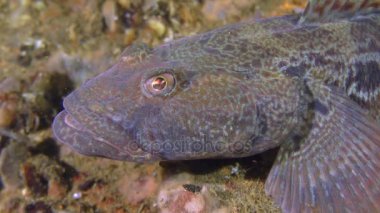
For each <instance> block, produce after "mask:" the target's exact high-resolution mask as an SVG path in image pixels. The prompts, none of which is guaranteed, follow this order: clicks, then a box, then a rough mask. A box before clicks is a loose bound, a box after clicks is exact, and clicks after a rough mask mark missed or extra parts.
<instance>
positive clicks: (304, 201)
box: [265, 82, 380, 212]
mask: <svg viewBox="0 0 380 213" xmlns="http://www.w3.org/2000/svg"><path fill="white" fill-rule="evenodd" d="M308 87H309V88H310V91H311V93H312V95H313V98H314V103H317V104H314V105H313V107H314V108H313V111H314V116H313V119H312V122H311V128H310V132H308V134H307V136H306V137H304V138H302V139H299V138H298V139H297V140H295V139H290V140H288V141H287V142H285V143H284V144H283V145H282V147H281V148H280V151H279V154H278V157H277V160H276V162H275V163H274V166H273V168H272V170H271V172H270V174H269V176H268V179H267V181H266V186H265V188H266V193H267V194H269V195H271V196H272V197H273V198H274V200H275V202H276V203H277V204H278V205H280V206H281V208H282V210H283V211H284V212H379V211H380V127H379V126H378V124H377V123H376V122H375V121H373V120H371V119H370V118H368V116H367V113H366V112H365V111H364V110H363V109H361V108H360V107H359V106H358V105H357V104H356V103H355V102H353V101H352V100H350V99H349V98H348V97H347V96H346V95H345V94H344V93H343V92H341V91H339V89H337V88H331V87H327V86H324V85H321V84H318V83H313V82H312V83H308Z"/></svg>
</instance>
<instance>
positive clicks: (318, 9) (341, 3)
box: [299, 0, 380, 24]
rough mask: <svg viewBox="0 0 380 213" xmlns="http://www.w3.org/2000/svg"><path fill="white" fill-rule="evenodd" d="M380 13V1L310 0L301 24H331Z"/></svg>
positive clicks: (300, 21)
mask: <svg viewBox="0 0 380 213" xmlns="http://www.w3.org/2000/svg"><path fill="white" fill-rule="evenodd" d="M376 11H380V0H309V3H308V5H307V7H306V9H305V11H304V12H303V14H302V16H301V18H300V20H299V23H300V24H304V23H315V22H329V21H332V20H337V19H342V18H350V17H353V16H356V15H365V14H369V13H373V12H376Z"/></svg>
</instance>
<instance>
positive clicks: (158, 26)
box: [147, 19, 166, 37]
mask: <svg viewBox="0 0 380 213" xmlns="http://www.w3.org/2000/svg"><path fill="white" fill-rule="evenodd" d="M147 24H148V27H149V29H151V30H152V31H153V32H155V33H156V34H157V36H159V37H161V36H163V35H164V34H165V32H166V26H165V24H164V23H162V21H160V20H158V19H150V20H149V21H148V23H147Z"/></svg>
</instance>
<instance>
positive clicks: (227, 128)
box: [53, 0, 380, 212]
mask: <svg viewBox="0 0 380 213" xmlns="http://www.w3.org/2000/svg"><path fill="white" fill-rule="evenodd" d="M379 7H380V3H379V1H370V0H366V1H359V0H356V1H355V0H347V1H342V0H341V1H339V0H335V1H331V0H330V1H327V0H326V1H310V2H309V5H308V7H307V8H306V9H305V12H304V13H303V14H302V15H294V16H284V17H275V18H270V19H264V20H259V21H246V22H242V23H237V24H233V25H228V26H225V27H222V28H219V29H216V30H213V31H210V32H207V33H203V34H199V35H195V36H190V37H185V38H182V39H179V40H175V41H172V42H168V43H165V44H163V45H161V46H159V47H157V48H154V49H150V48H148V47H147V46H145V45H135V46H132V47H129V48H127V49H126V50H125V52H124V53H123V54H122V56H121V57H120V60H119V61H118V62H117V63H116V64H115V65H114V66H113V67H111V68H110V69H109V70H108V71H106V72H104V73H102V74H100V75H99V76H97V77H95V78H93V79H91V80H89V81H88V82H86V83H85V84H83V85H82V86H81V87H80V88H79V89H77V90H75V91H74V92H73V93H72V94H70V95H69V96H67V97H66V98H65V99H64V107H65V110H64V111H62V112H61V113H60V114H59V115H57V117H56V118H55V121H54V124H53V130H54V134H55V136H56V138H57V139H58V140H59V141H61V142H63V143H65V144H68V145H69V146H71V147H72V148H73V149H75V150H77V151H78V152H80V153H82V154H85V155H95V156H102V157H107V158H112V159H117V160H128V161H136V162H146V161H157V160H190V159H203V158H229V157H244V156H250V155H254V154H257V153H260V152H263V151H265V150H268V149H271V148H274V147H278V146H280V151H279V154H278V157H277V160H276V162H275V163H274V165H273V168H272V170H271V172H270V174H269V176H268V179H267V182H266V192H267V194H268V195H271V196H272V197H273V198H274V200H275V201H276V203H277V204H278V205H279V206H280V207H281V208H282V210H283V211H285V212H300V211H301V212H309V211H315V212H346V211H348V212H349V211H351V212H368V211H369V212H374V211H380V122H376V119H379V118H380V95H379V94H380V87H379V86H380V12H379ZM358 201H360V202H359V203H357V202H358Z"/></svg>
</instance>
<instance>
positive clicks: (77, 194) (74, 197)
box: [73, 192, 82, 200]
mask: <svg viewBox="0 0 380 213" xmlns="http://www.w3.org/2000/svg"><path fill="white" fill-rule="evenodd" d="M81 198H82V192H75V193H74V194H73V199H75V200H78V199H81Z"/></svg>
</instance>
